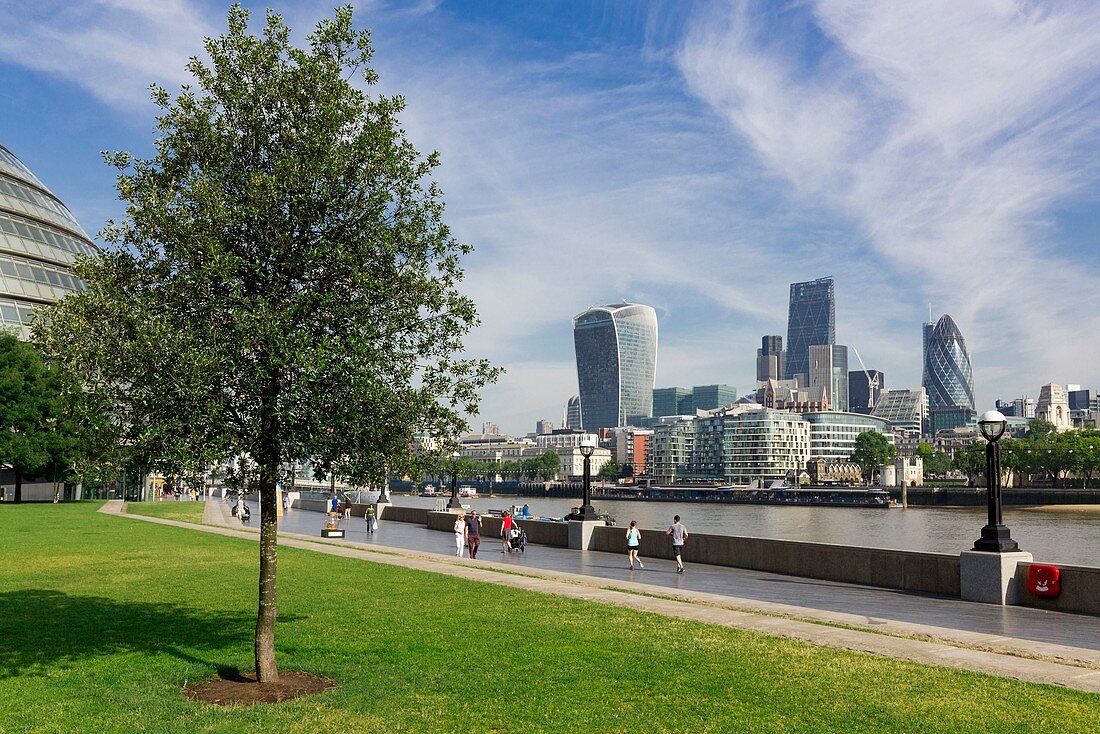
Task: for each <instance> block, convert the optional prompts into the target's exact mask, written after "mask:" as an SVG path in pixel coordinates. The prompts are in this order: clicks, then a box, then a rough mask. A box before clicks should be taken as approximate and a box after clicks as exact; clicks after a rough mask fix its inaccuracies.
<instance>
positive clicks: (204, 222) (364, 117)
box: [35, 5, 498, 681]
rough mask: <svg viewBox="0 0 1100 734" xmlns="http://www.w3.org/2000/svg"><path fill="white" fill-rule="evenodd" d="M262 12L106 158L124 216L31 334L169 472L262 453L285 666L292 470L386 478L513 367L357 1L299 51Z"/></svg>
mask: <svg viewBox="0 0 1100 734" xmlns="http://www.w3.org/2000/svg"><path fill="white" fill-rule="evenodd" d="M248 20H249V14H248V11H247V10H245V9H243V8H242V7H240V6H239V5H234V6H233V7H232V8H231V9H230V10H229V16H228V30H227V32H226V33H225V34H224V35H222V36H220V37H217V38H210V39H206V41H205V50H206V53H207V55H208V56H209V59H208V60H203V59H200V58H198V57H195V58H193V59H192V60H191V62H190V63H189V64H188V65H187V70H188V71H189V72H190V74H191V75H192V76H193V77H194V85H193V86H184V87H183V88H182V90H181V91H180V93H179V94H178V96H176V97H175V98H173V97H172V96H171V95H170V94H169V93H168V91H167V90H165V89H163V88H161V87H158V86H155V85H154V86H153V88H152V96H153V100H154V102H155V103H156V104H157V105H158V106H159V107H160V110H161V112H160V115H159V116H158V117H157V126H156V127H157V132H158V137H157V139H156V141H155V153H154V155H153V157H152V158H150V159H140V158H137V157H135V156H134V155H132V154H130V153H125V152H119V153H113V154H109V155H107V156H106V158H107V161H108V162H109V163H110V164H111V165H113V166H115V167H116V168H117V169H118V171H119V175H118V184H117V185H118V193H119V196H120V198H121V199H122V201H123V202H125V205H126V216H125V219H124V220H122V221H117V222H114V221H113V222H110V223H109V224H108V225H107V227H106V229H105V230H104V232H103V233H102V237H103V238H104V239H105V240H106V241H107V242H108V243H110V245H111V246H110V247H108V248H106V249H105V251H104V252H103V253H101V254H100V255H99V256H97V257H93V258H89V259H85V260H83V261H81V262H80V263H78V265H77V266H76V270H77V274H78V275H79V276H80V277H81V278H82V279H83V280H84V281H86V282H87V284H88V286H87V289H86V290H85V291H83V292H82V293H79V294H77V295H75V296H72V297H70V298H66V299H65V300H63V301H61V302H60V303H59V304H57V306H55V307H53V308H51V309H50V310H49V312H48V315H47V318H46V319H45V320H43V321H41V322H40V323H39V324H37V326H36V331H35V333H36V338H37V339H38V340H39V341H40V342H41V343H42V344H43V345H44V348H45V351H46V353H47V354H48V355H49V356H50V357H51V358H53V359H54V361H55V362H56V363H57V364H58V365H61V366H62V367H63V368H64V369H65V370H66V371H67V372H68V374H69V376H70V378H71V379H72V381H73V382H74V383H75V384H78V385H79V387H80V389H82V390H83V391H84V392H85V393H86V394H89V395H92V396H94V397H95V398H96V399H97V400H98V401H99V404H100V405H101V407H102V410H103V412H104V414H105V415H109V416H110V418H111V421H112V423H113V425H115V426H117V427H118V428H119V431H120V438H121V440H122V441H125V442H127V443H129V444H131V445H133V446H135V447H140V449H141V451H142V452H143V454H145V455H147V456H149V457H152V460H153V461H155V463H156V465H157V467H158V468H160V469H161V470H163V471H168V472H178V473H185V472H186V471H187V470H188V469H191V468H193V467H196V466H201V465H203V464H205V463H207V462H209V461H212V460H215V459H222V458H225V457H231V456H244V457H248V458H249V459H250V460H251V461H252V462H253V464H254V465H255V467H256V484H257V486H258V487H259V491H260V506H261V522H260V528H261V554H260V558H261V563H260V581H261V583H260V603H259V611H258V619H257V628H256V666H257V672H258V675H259V678H260V680H261V681H269V680H274V679H276V678H277V676H278V670H277V667H276V665H275V657H274V624H275V568H276V550H275V549H276V542H277V541H276V538H277V526H276V508H275V482H276V479H277V477H278V473H279V467H280V465H282V464H284V463H288V462H299V461H303V460H309V461H311V462H312V463H313V464H314V465H315V466H320V467H323V468H324V469H325V470H330V471H335V472H336V473H337V474H339V475H340V476H343V477H346V478H349V479H351V480H353V481H367V480H379V479H381V478H383V477H384V475H385V473H386V471H387V470H389V469H399V468H400V467H401V465H402V464H403V463H411V462H412V451H411V447H412V444H413V441H412V438H413V434H414V431H416V430H424V431H426V432H427V433H428V434H430V435H433V436H437V437H442V438H449V437H451V436H455V435H458V434H459V433H461V432H462V431H463V430H464V429H465V428H466V425H465V416H466V415H468V414H470V413H474V412H476V409H477V405H478V400H479V397H478V391H479V390H480V388H481V387H483V386H484V385H485V384H487V383H488V382H490V381H492V380H494V379H495V378H496V376H497V374H498V370H497V369H495V368H494V367H492V366H491V365H490V364H489V363H488V362H487V361H485V360H481V359H476V358H472V357H469V356H466V355H464V354H463V344H462V339H463V337H464V335H465V334H466V333H467V332H468V331H469V330H470V329H471V328H472V327H473V326H474V325H476V323H477V315H476V310H475V307H474V304H473V302H472V301H471V300H470V299H469V298H468V297H466V296H465V295H463V294H462V293H461V292H460V291H459V290H458V285H459V283H460V281H461V279H462V276H463V271H462V268H461V265H460V260H461V258H462V256H463V255H466V254H468V253H469V252H470V251H471V248H470V246H469V245H466V244H463V243H460V242H458V241H457V240H456V239H455V238H454V237H453V235H452V233H451V231H450V229H449V228H448V227H447V226H446V225H445V224H444V222H443V218H442V216H443V200H442V194H441V192H440V190H439V188H438V187H437V185H436V184H435V183H434V182H432V181H431V180H430V176H431V174H432V171H433V169H435V168H436V167H437V166H438V165H439V157H438V155H436V154H434V153H432V154H430V155H427V156H424V155H421V154H420V153H418V151H417V150H416V149H415V147H414V146H413V145H412V143H411V142H410V141H409V140H408V138H407V136H406V134H405V132H404V130H403V129H402V128H401V126H400V124H399V122H398V116H399V114H400V113H401V112H402V110H403V109H404V99H403V98H402V97H400V96H385V95H382V94H375V93H373V92H372V91H371V88H372V87H373V85H375V84H376V83H377V81H378V77H377V75H376V74H375V72H374V71H373V70H372V69H371V67H370V66H369V64H370V61H371V57H372V47H371V43H370V35H369V32H368V31H366V30H359V29H356V28H355V26H354V24H353V21H352V10H351V8H350V7H346V8H341V9H338V10H336V11H335V14H334V16H333V17H332V18H329V19H325V20H322V21H321V22H320V23H318V24H317V26H316V28H315V29H314V31H313V32H312V33H311V34H310V35H309V36H308V37H307V43H306V45H305V47H304V48H296V47H295V46H293V45H292V44H291V42H290V40H289V39H290V33H291V32H290V29H289V28H288V27H287V26H286V25H285V24H284V22H283V20H282V18H281V17H280V16H279V15H278V14H276V13H274V12H271V11H269V12H268V14H267V22H266V25H265V27H264V28H263V30H262V32H261V33H260V34H258V35H253V34H251V33H250V32H249V30H248ZM456 355H461V356H460V357H456Z"/></svg>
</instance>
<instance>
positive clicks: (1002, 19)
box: [0, 0, 1100, 433]
mask: <svg viewBox="0 0 1100 734" xmlns="http://www.w3.org/2000/svg"><path fill="white" fill-rule="evenodd" d="M246 4H247V5H249V6H250V7H253V8H257V9H258V8H261V7H262V6H263V4H259V3H246ZM271 5H272V6H273V7H275V8H276V9H278V10H280V11H282V12H284V13H285V14H286V15H287V17H288V21H289V22H290V23H291V25H293V26H295V27H298V28H308V27H309V26H311V25H312V23H313V22H314V21H315V20H316V19H317V18H319V17H321V16H323V15H324V14H326V13H327V12H329V11H330V10H331V8H329V7H328V6H325V5H323V4H321V3H314V2H302V3H293V4H292V3H285V2H282V3H280V2H275V3H271ZM224 9H225V4H223V3H216V2H210V3H204V2H192V1H189V0H176V1H175V2H170V3H162V4H150V5H148V6H141V5H139V4H132V3H93V2H88V3H60V2H49V1H47V2H41V3H36V4H33V5H28V4H23V5H10V6H5V7H4V8H2V9H0V88H2V89H3V95H2V96H0V104H3V105H4V107H5V110H6V114H5V115H3V116H0V144H4V145H6V146H7V147H9V148H10V149H11V150H12V151H13V152H14V153H15V154H16V155H18V156H19V157H20V158H21V159H22V160H23V161H24V162H25V163H26V164H27V166H28V167H29V168H30V169H31V170H33V171H35V172H36V174H38V175H39V176H40V177H41V178H42V180H44V181H46V182H47V184H48V185H49V186H50V189H51V190H52V191H53V192H54V193H55V194H56V195H57V196H58V198H59V199H61V200H62V201H64V202H65V203H66V204H67V205H68V206H69V208H70V209H72V211H73V213H74V215H75V216H76V219H77V220H78V221H79V222H81V224H82V225H83V226H84V228H85V229H86V230H87V231H88V233H89V234H91V235H93V237H94V235H95V233H96V232H97V231H98V230H99V229H100V228H101V227H102V226H103V223H104V222H105V221H106V220H107V219H108V218H110V217H112V216H118V215H119V214H120V207H119V205H118V202H117V201H116V198H115V193H114V189H113V182H114V178H113V172H112V171H111V169H109V168H108V167H107V166H106V165H104V164H103V163H102V160H101V158H100V155H99V153H100V151H102V150H112V149H125V150H133V151H134V152H136V153H137V154H139V155H144V154H147V153H148V152H149V150H148V144H149V142H148V141H149V135H148V133H149V131H150V130H151V129H152V127H153V119H152V114H153V109H152V107H151V105H150V104H149V103H148V101H147V86H148V84H149V83H151V82H160V83H162V84H165V85H166V86H168V87H169V89H172V88H173V87H174V86H175V85H178V84H179V83H180V82H182V81H183V80H184V79H185V75H184V64H185V63H186V58H187V56H188V55H189V54H191V53H194V52H195V51H196V50H197V49H198V48H199V47H200V45H199V42H200V39H201V36H202V35H209V34H215V33H217V32H219V31H220V30H221V28H222V24H223V23H224ZM256 17H257V18H259V17H262V13H258V14H257V15H256ZM359 18H360V20H361V21H362V22H364V23H366V24H367V25H369V26H370V27H371V28H372V29H373V30H374V39H375V42H376V43H377V54H376V59H375V60H376V65H377V68H378V70H379V72H380V74H381V75H382V83H383V87H384V88H385V90H386V91H388V92H399V93H402V94H405V95H406V96H407V99H408V102H409V109H408V111H407V113H406V114H405V115H404V116H403V118H402V119H403V122H404V123H405V125H406V127H407V128H408V130H409V133H410V136H411V138H412V140H413V141H414V142H415V143H416V144H417V145H418V146H419V147H420V148H421V149H422V150H426V151H427V150H432V149H438V150H439V151H440V153H441V156H442V160H443V166H442V168H441V169H440V174H439V180H440V184H441V186H442V188H443V189H444V191H445V194H446V196H445V200H446V203H447V206H448V211H447V214H446V215H445V216H446V220H447V221H448V223H449V224H450V225H451V227H452V229H453V230H454V232H455V233H456V235H457V236H458V237H459V238H460V239H461V240H463V241H466V242H470V243H472V244H473V245H475V247H476V248H477V250H476V251H475V253H474V254H473V255H472V256H471V257H470V258H469V260H468V262H467V264H466V271H467V274H468V280H467V284H466V291H467V292H468V293H469V294H470V295H471V296H472V297H473V298H474V300H475V301H476V302H477V304H478V306H479V310H480V312H481V316H482V321H483V325H482V327H481V328H480V329H478V330H477V331H476V332H474V333H473V334H472V335H471V339H470V340H469V344H468V346H469V348H470V350H471V352H472V353H477V354H484V355H486V356H488V357H490V358H491V359H493V360H494V362H496V363H497V364H500V365H502V366H504V367H505V368H507V369H508V374H507V375H505V377H504V378H503V379H502V381H501V382H500V383H499V384H498V385H497V386H495V387H492V388H490V389H488V390H486V392H485V400H484V402H483V406H482V407H483V410H482V415H481V416H473V417H472V418H471V423H472V424H473V425H478V424H479V423H480V422H482V421H483V420H485V419H489V420H493V421H494V422H497V423H499V424H500V425H501V426H502V428H503V429H504V430H508V431H511V432H516V433H523V432H527V431H529V430H530V427H533V425H534V421H535V420H537V419H539V418H545V417H553V416H557V415H560V413H561V410H562V406H563V403H564V401H565V399H566V398H567V397H568V396H570V395H573V394H575V393H576V390H577V385H576V375H575V365H574V363H573V359H572V358H573V354H572V348H571V347H572V345H571V333H570V329H569V326H568V323H569V318H570V317H571V316H572V315H573V314H575V313H577V312H578V311H579V310H580V309H582V308H584V307H585V306H586V305H588V304H592V303H606V302H610V301H611V300H615V299H618V298H625V299H626V300H630V301H635V302H641V303H649V304H651V305H653V306H654V307H655V308H656V309H657V312H658V316H659V319H660V323H661V328H662V348H661V358H660V361H659V366H658V372H657V380H656V381H657V385H658V386H659V387H660V386H670V385H697V384H710V383H727V384H730V385H732V386H735V387H737V388H738V389H739V392H741V393H742V394H744V393H745V392H747V391H748V389H749V388H751V387H752V385H753V383H754V380H753V377H754V376H755V353H756V348H757V346H758V345H759V344H760V335H761V334H783V333H785V332H784V329H783V325H784V316H785V314H784V313H783V311H784V308H783V307H784V305H785V302H786V297H787V289H788V288H789V284H790V283H791V282H797V281H803V280H808V279H810V278H813V277H816V276H817V275H819V274H820V273H833V274H834V275H835V279H836V288H837V302H836V323H837V330H836V331H837V333H836V341H837V342H839V343H841V344H848V345H851V346H855V347H856V348H858V349H859V351H860V353H861V355H862V356H863V358H864V359H865V360H866V363H867V366H868V368H870V369H878V370H882V371H883V372H886V373H889V375H890V376H891V379H890V383H891V385H894V386H898V387H905V386H910V387H912V386H917V385H919V384H921V378H922V374H921V369H922V368H921V348H920V346H919V344H918V340H919V339H920V336H919V331H917V330H916V327H915V325H916V324H919V323H920V322H921V321H922V320H923V318H924V314H925V309H926V308H927V304H928V303H929V302H931V303H933V304H934V306H935V308H936V310H937V312H939V313H945V312H946V313H949V314H951V315H952V316H953V318H954V319H955V320H956V321H957V322H958V324H959V325H960V326H961V328H962V330H963V332H964V333H965V334H966V337H967V344H968V347H969V348H970V351H971V354H970V356H971V359H972V363H973V370H974V382H975V385H976V388H977V394H976V396H975V398H976V405H977V407H978V412H981V409H983V408H988V407H992V405H993V403H994V400H996V399H1012V398H1014V397H1018V396H1020V395H1023V394H1025V393H1026V394H1030V395H1034V394H1036V391H1037V388H1038V386H1040V385H1042V384H1045V383H1047V382H1051V381H1055V382H1058V383H1061V384H1067V383H1078V384H1083V385H1096V384H1098V383H1100V379H1098V378H1100V375H1098V374H1097V372H1098V371H1100V345H1097V344H1095V343H1093V341H1094V340H1088V339H1082V338H1080V334H1087V333H1095V332H1096V330H1097V329H1098V328H1100V308H1097V305H1100V304H1098V299H1100V295H1098V294H1097V293H1096V292H1095V289H1092V288H1090V287H1089V284H1090V283H1092V282H1093V281H1094V279H1095V276H1096V275H1097V272H1098V271H1100V248H1097V247H1096V246H1095V245H1096V235H1095V232H1096V227H1095V223H1096V218H1097V216H1098V215H1097V207H1096V200H1097V195H1098V190H1100V175H1098V174H1097V171H1098V170H1100V168H1098V167H1097V166H1096V165H1095V164H1096V162H1097V157H1098V153H1097V150H1098V149H1100V146H1097V145H1096V142H1097V140H1098V138H1100V131H1098V129H1097V125H1096V123H1095V122H1094V120H1095V119H1097V116H1096V112H1097V108H1098V106H1100V103H1098V102H1097V99H1096V97H1095V95H1094V94H1093V93H1092V92H1091V91H1090V90H1092V89H1095V88H1097V84H1096V82H1097V81H1098V79H1100V71H1098V70H1097V69H1096V68H1095V65H1094V64H1093V63H1092V62H1091V59H1093V58H1095V57H1096V56H1097V55H1098V54H1100V38H1098V37H1097V34H1095V33H1092V32H1091V29H1092V28H1095V27H1096V26H1097V25H1098V24H1100V8H1098V7H1096V6H1094V5H1092V4H1087V3H1066V4H1061V5H1058V6H1056V7H1047V8H1044V9H1041V10H1040V9H1038V8H1030V7H1023V6H1019V7H1018V6H1015V5H1012V6H1008V5H1006V6H1004V7H1001V6H996V5H983V6H981V7H958V6H957V4H951V3H945V4H944V5H943V6H942V7H941V8H938V9H937V8H935V7H931V6H927V5H925V6H921V7H919V8H917V7H894V6H893V4H885V3H884V4H876V5H874V6H860V7H856V6H850V5H848V4H846V3H842V2H839V3H838V2H808V3H799V4H795V5H790V4H767V3H753V4H748V3H734V4H732V5H729V6H726V5H721V4H718V3H710V2H684V3H671V2H655V3H652V4H650V5H648V6H646V7H644V8H631V7H626V6H623V5H616V4H613V3H603V2H592V3H577V4H573V5H570V6H568V7H567V8H563V7H561V6H559V5H557V4H554V5H551V4H550V3H539V2H532V3H524V4H516V5H515V6H512V5H511V4H501V6H500V7H495V8H492V9H488V10H487V9H485V8H484V7H482V6H481V5H480V4H478V3H473V2H408V3H400V2H396V3H389V4H387V5H385V6H377V7H375V6H372V7H370V8H367V9H364V11H363V12H362V13H361V14H360V16H359ZM899 29H904V33H902V31H900V30H899ZM899 33H900V34H901V35H899ZM824 120H827V121H829V124H828V125H827V126H823V125H822V124H821V122H822V121H824ZM97 241H98V239H97ZM779 263H782V268H780V267H778V264H779ZM991 273H992V274H995V275H993V276H991V275H990V274H991Z"/></svg>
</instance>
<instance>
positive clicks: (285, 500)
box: [283, 492, 290, 512]
mask: <svg viewBox="0 0 1100 734" xmlns="http://www.w3.org/2000/svg"><path fill="white" fill-rule="evenodd" d="M289 509H290V497H288V496H287V494H286V492H284V493H283V512H286V511H287V510H289Z"/></svg>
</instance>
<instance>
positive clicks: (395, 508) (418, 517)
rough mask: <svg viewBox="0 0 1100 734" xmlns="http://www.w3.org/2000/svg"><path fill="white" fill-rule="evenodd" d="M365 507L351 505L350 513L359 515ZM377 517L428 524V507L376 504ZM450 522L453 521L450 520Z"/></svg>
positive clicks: (391, 520)
mask: <svg viewBox="0 0 1100 734" xmlns="http://www.w3.org/2000/svg"><path fill="white" fill-rule="evenodd" d="M366 509H367V506H366V505H352V506H351V514H352V515H359V516H361V515H362V514H363V513H364V512H365V511H366ZM377 511H378V513H379V516H378V519H379V520H382V519H385V520H386V521H387V522H411V523H416V524H418V525H427V524H428V512H429V510H428V508H426V507H401V506H399V505H394V504H385V505H378V506H377ZM451 522H452V524H453V523H454V521H453V520H452V521H451Z"/></svg>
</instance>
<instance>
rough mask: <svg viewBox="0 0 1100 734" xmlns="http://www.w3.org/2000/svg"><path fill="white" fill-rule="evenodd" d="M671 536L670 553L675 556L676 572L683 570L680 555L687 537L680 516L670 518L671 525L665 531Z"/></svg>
mask: <svg viewBox="0 0 1100 734" xmlns="http://www.w3.org/2000/svg"><path fill="white" fill-rule="evenodd" d="M666 535H668V536H669V537H670V538H672V555H674V556H676V573H683V572H684V561H683V559H682V558H681V557H680V556H681V555H682V553H683V550H684V541H685V540H687V538H688V531H687V528H685V527H684V526H683V524H682V523H681V522H680V516H679V515H677V516H676V517H674V518H672V527H670V528H669V529H668V532H667V533H666Z"/></svg>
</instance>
